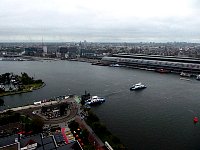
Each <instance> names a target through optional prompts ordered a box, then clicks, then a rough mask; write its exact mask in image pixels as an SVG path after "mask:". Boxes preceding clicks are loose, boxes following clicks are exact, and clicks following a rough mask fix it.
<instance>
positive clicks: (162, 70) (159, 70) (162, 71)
mask: <svg viewBox="0 0 200 150" xmlns="http://www.w3.org/2000/svg"><path fill="white" fill-rule="evenodd" d="M155 71H156V72H159V73H169V72H170V71H169V70H166V69H163V68H160V69H156V70H155Z"/></svg>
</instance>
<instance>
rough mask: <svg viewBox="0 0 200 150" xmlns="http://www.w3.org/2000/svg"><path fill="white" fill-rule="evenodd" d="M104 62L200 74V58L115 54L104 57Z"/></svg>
mask: <svg viewBox="0 0 200 150" xmlns="http://www.w3.org/2000/svg"><path fill="white" fill-rule="evenodd" d="M101 61H102V63H103V64H107V65H109V64H116V63H117V64H120V65H125V66H128V67H132V68H147V69H148V68H149V69H161V68H165V69H167V70H170V71H173V72H176V73H180V72H188V73H194V74H200V60H199V59H192V58H189V57H184V58H179V57H172V56H158V55H127V54H126V55H121V54H115V55H113V56H111V57H107V56H106V57H103V58H102V60H101Z"/></svg>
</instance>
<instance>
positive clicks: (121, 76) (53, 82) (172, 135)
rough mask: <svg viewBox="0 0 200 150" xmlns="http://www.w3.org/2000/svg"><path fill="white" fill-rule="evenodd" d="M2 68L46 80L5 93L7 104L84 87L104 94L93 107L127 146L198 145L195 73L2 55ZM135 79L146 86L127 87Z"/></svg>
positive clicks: (159, 149)
mask: <svg viewBox="0 0 200 150" xmlns="http://www.w3.org/2000/svg"><path fill="white" fill-rule="evenodd" d="M6 72H13V73H15V74H20V73H21V72H27V73H28V74H29V75H31V76H33V77H35V78H36V79H37V78H38V79H39V78H40V79H42V80H43V81H44V82H45V83H46V86H45V87H44V88H42V89H40V90H37V91H34V92H30V93H25V94H20V95H13V96H6V97H3V98H4V100H5V105H6V107H13V106H19V105H23V104H28V103H33V102H34V101H38V100H42V99H45V98H51V97H54V96H59V95H65V94H76V95H81V94H84V92H85V90H87V91H88V92H90V93H91V95H98V96H103V97H105V98H106V102H105V103H104V104H102V105H100V106H98V107H94V108H93V110H94V111H95V113H96V114H97V115H98V116H99V118H100V119H101V121H102V122H103V123H104V124H105V125H106V126H107V128H108V129H109V130H110V131H111V132H112V133H113V134H114V135H116V136H118V137H119V138H120V139H121V141H122V142H123V143H124V144H125V145H126V146H127V147H128V149H130V150H133V149H136V150H141V149H145V150H146V149H148V150H149V149H151V150H152V149H153V150H165V149H166V150H167V149H169V150H174V149H177V150H180V149H181V150H183V149H188V150H194V149H200V142H199V141H200V124H199V123H197V124H194V123H193V118H194V117H195V116H199V115H200V82H198V81H197V80H195V79H191V80H189V81H188V80H180V76H179V75H175V74H159V73H156V72H151V71H144V70H136V69H129V68H113V67H107V66H94V65H91V64H89V63H85V62H69V61H43V62H42V61H21V62H17V61H12V62H9V61H0V73H1V74H2V73H6ZM138 82H142V83H144V84H145V85H146V86H147V88H146V89H144V90H142V91H130V90H129V88H130V86H131V85H132V84H135V83H138Z"/></svg>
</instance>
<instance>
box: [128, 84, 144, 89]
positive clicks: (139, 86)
mask: <svg viewBox="0 0 200 150" xmlns="http://www.w3.org/2000/svg"><path fill="white" fill-rule="evenodd" d="M145 88H146V86H145V85H143V84H142V83H137V84H134V85H133V86H132V87H131V88H130V90H131V91H133V90H140V89H145Z"/></svg>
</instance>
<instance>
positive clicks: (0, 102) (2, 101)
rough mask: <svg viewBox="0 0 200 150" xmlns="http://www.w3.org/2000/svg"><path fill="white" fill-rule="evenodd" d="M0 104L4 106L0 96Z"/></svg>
mask: <svg viewBox="0 0 200 150" xmlns="http://www.w3.org/2000/svg"><path fill="white" fill-rule="evenodd" d="M0 106H4V100H3V99H1V98H0Z"/></svg>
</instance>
